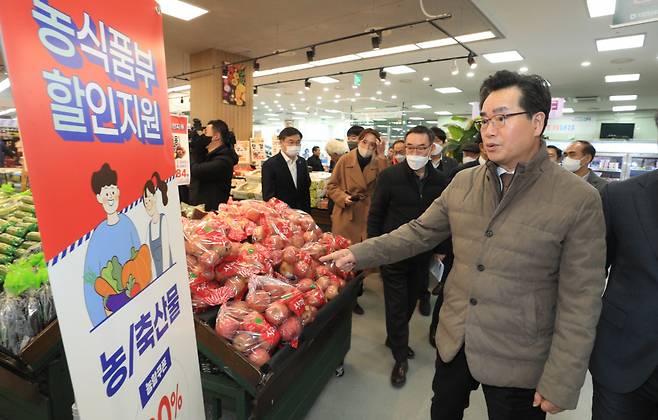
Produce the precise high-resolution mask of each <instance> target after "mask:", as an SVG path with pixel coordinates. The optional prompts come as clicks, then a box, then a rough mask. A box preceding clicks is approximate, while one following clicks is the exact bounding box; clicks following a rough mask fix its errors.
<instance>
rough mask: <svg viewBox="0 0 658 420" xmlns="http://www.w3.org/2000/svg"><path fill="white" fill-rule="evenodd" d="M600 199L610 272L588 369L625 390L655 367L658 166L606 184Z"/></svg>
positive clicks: (657, 345) (657, 336)
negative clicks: (646, 172) (601, 199)
mask: <svg viewBox="0 0 658 420" xmlns="http://www.w3.org/2000/svg"><path fill="white" fill-rule="evenodd" d="M602 198H603V211H604V213H605V219H606V226H607V245H608V258H607V265H608V266H609V267H611V270H610V275H609V277H608V285H607V288H606V290H605V294H604V295H603V308H602V311H601V319H600V320H599V325H598V328H597V334H596V342H595V344H594V350H593V353H592V358H591V361H590V371H591V372H592V377H593V378H594V380H595V381H597V382H599V383H600V384H601V385H603V386H604V387H605V388H606V389H609V390H610V391H613V392H617V393H627V392H631V391H633V390H635V389H637V388H638V387H639V386H640V385H642V384H643V383H644V382H646V380H647V379H648V378H649V376H650V375H651V374H652V373H653V372H654V369H655V368H656V366H658V170H657V171H653V172H651V173H649V174H645V175H642V176H639V177H637V178H631V179H629V180H627V181H624V182H619V183H610V184H608V185H606V186H605V187H604V189H603V193H602Z"/></svg>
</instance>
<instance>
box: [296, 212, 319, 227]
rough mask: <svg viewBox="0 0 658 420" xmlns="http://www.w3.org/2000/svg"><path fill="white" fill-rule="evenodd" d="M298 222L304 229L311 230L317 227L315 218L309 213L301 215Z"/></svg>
mask: <svg viewBox="0 0 658 420" xmlns="http://www.w3.org/2000/svg"><path fill="white" fill-rule="evenodd" d="M297 224H298V225H299V226H300V227H301V228H302V230H304V231H310V230H313V229H314V228H315V226H316V225H315V220H313V218H312V217H311V216H309V215H307V214H305V215H302V216H300V217H299V221H298V222H297Z"/></svg>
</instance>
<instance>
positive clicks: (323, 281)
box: [315, 276, 331, 292]
mask: <svg viewBox="0 0 658 420" xmlns="http://www.w3.org/2000/svg"><path fill="white" fill-rule="evenodd" d="M315 284H317V285H318V287H319V288H320V289H322V291H323V292H324V291H325V290H327V287H329V285H330V284H331V279H330V278H329V277H328V276H322V277H319V278H318V279H317V280H316V281H315Z"/></svg>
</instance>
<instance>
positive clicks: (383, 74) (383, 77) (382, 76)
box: [379, 69, 386, 82]
mask: <svg viewBox="0 0 658 420" xmlns="http://www.w3.org/2000/svg"><path fill="white" fill-rule="evenodd" d="M379 80H381V81H382V82H385V81H386V72H385V71H384V69H379Z"/></svg>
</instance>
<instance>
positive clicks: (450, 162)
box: [436, 155, 459, 177]
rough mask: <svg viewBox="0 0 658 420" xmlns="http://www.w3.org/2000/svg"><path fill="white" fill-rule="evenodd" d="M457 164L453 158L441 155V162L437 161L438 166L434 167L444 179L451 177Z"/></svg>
mask: <svg viewBox="0 0 658 420" xmlns="http://www.w3.org/2000/svg"><path fill="white" fill-rule="evenodd" d="M458 166H459V163H457V160H455V159H454V158H451V157H448V156H444V155H441V160H440V161H439V166H437V167H436V170H437V171H439V172H441V173H442V174H443V175H445V176H446V177H449V176H450V175H452V173H453V172H455V170H456V169H457V167H458Z"/></svg>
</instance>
